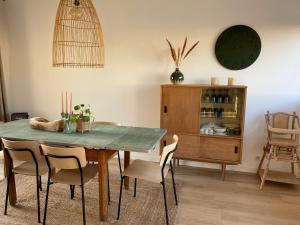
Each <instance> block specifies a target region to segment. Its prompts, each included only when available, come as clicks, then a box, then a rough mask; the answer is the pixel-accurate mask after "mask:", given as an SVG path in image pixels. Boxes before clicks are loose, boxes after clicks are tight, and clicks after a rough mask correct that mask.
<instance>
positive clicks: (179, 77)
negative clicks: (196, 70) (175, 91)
mask: <svg viewBox="0 0 300 225" xmlns="http://www.w3.org/2000/svg"><path fill="white" fill-rule="evenodd" d="M166 40H167V42H168V45H169V47H170V51H171V56H172V59H173V61H174V63H175V66H176V69H175V71H174V72H173V73H172V74H171V76H170V80H171V82H172V83H173V84H178V83H182V82H183V81H184V75H183V73H181V72H180V70H179V67H180V65H181V63H182V62H183V60H184V59H185V58H186V57H187V56H188V55H189V54H190V53H191V52H192V51H193V49H194V48H195V47H196V46H197V45H198V44H199V41H197V42H196V43H195V44H194V45H193V46H192V47H191V48H190V49H189V50H188V51H187V52H186V45H187V37H186V38H185V40H184V43H183V46H182V49H180V47H179V48H178V50H177V53H176V50H175V48H173V46H172V44H171V42H170V41H169V40H168V39H166Z"/></svg>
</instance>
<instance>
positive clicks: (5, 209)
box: [4, 168, 11, 215]
mask: <svg viewBox="0 0 300 225" xmlns="http://www.w3.org/2000/svg"><path fill="white" fill-rule="evenodd" d="M10 176H11V171H10V168H9V169H8V175H7V177H6V179H7V189H6V196H5V207H4V215H7V203H8V194H9V183H10Z"/></svg>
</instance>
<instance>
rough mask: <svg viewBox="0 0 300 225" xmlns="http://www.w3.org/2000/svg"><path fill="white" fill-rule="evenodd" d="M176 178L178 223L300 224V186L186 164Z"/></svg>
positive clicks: (187, 224)
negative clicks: (223, 178)
mask: <svg viewBox="0 0 300 225" xmlns="http://www.w3.org/2000/svg"><path fill="white" fill-rule="evenodd" d="M0 164H1V162H0ZM110 164H112V165H110V166H111V171H112V170H116V171H117V169H118V168H117V163H116V162H111V163H110ZM0 166H1V169H0V176H3V165H0ZM0 179H1V178H0ZM176 181H177V183H178V195H179V206H178V213H177V217H176V222H175V224H176V225H299V224H300V186H296V185H291V184H281V183H274V182H268V181H267V182H266V184H265V188H264V189H263V190H262V191H260V190H259V179H258V177H257V176H256V175H254V174H245V173H236V172H234V173H233V172H232V173H228V174H227V176H226V180H225V181H222V179H221V174H220V171H217V170H209V169H201V168H194V167H187V166H180V167H177V168H176ZM124 225H125V224H124Z"/></svg>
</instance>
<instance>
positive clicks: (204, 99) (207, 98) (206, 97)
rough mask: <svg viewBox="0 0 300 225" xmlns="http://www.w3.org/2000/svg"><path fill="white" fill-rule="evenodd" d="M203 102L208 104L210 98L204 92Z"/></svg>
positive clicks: (207, 93)
mask: <svg viewBox="0 0 300 225" xmlns="http://www.w3.org/2000/svg"><path fill="white" fill-rule="evenodd" d="M203 101H204V102H206V103H209V102H210V96H209V92H208V91H206V92H205V94H204V96H203Z"/></svg>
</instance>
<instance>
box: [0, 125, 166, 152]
mask: <svg viewBox="0 0 300 225" xmlns="http://www.w3.org/2000/svg"><path fill="white" fill-rule="evenodd" d="M165 134H166V130H164V129H159V128H142V127H128V126H111V125H98V124H93V125H92V128H91V131H89V132H86V133H83V134H82V133H72V134H64V133H58V132H47V131H41V130H35V129H32V128H31V127H30V125H29V120H17V121H13V122H8V123H3V124H0V137H3V138H10V139H20V140H35V141H38V142H40V143H48V144H59V145H70V146H82V147H86V148H93V149H111V150H121V151H124V150H126V151H132V152H149V151H151V150H153V149H154V148H155V147H156V145H157V144H158V143H159V141H160V140H161V139H162V137H163V136H164V135H165Z"/></svg>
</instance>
